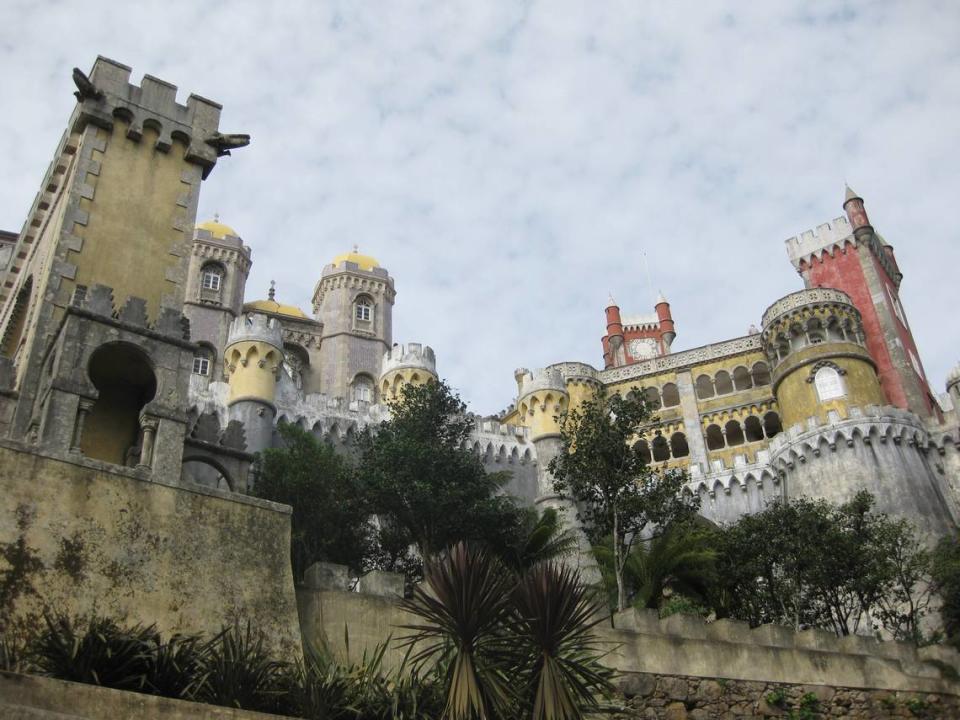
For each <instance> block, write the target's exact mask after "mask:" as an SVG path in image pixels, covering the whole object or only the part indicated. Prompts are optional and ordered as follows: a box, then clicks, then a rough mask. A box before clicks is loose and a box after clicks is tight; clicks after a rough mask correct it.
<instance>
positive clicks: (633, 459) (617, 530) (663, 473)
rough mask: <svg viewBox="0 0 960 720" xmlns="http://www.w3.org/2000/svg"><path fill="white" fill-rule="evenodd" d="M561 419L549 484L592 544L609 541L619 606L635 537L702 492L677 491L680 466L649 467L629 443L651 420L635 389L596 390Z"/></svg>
mask: <svg viewBox="0 0 960 720" xmlns="http://www.w3.org/2000/svg"><path fill="white" fill-rule="evenodd" d="M560 421H561V433H560V441H561V452H559V453H558V454H557V456H556V457H555V458H553V459H552V460H551V461H550V464H549V466H548V467H549V470H550V472H551V473H552V474H553V477H554V488H555V489H556V491H557V492H558V493H559V494H560V495H561V496H562V497H565V498H569V499H572V500H574V501H575V502H576V503H577V506H578V507H579V508H580V516H581V518H582V520H583V524H584V529H585V531H586V533H587V536H588V537H589V539H590V541H591V543H593V544H594V545H600V544H607V545H609V547H610V554H611V556H612V557H611V558H610V562H609V567H610V568H611V569H612V573H613V576H614V580H615V582H616V586H617V602H616V607H617V609H618V610H623V609H624V608H625V607H626V606H627V587H626V584H625V581H624V576H625V573H626V565H627V561H628V559H629V558H630V554H631V550H632V549H633V546H634V544H635V543H637V542H639V541H640V540H641V539H642V538H644V537H649V536H650V535H651V534H652V533H653V532H654V530H655V529H657V531H660V530H662V529H664V528H666V527H668V526H669V525H670V524H671V523H674V522H680V521H683V520H685V519H687V518H690V517H692V516H693V515H694V514H695V513H696V510H697V508H698V507H699V499H698V498H695V497H693V496H691V495H689V494H687V493H683V492H682V488H683V485H684V482H685V481H686V476H685V475H684V473H683V472H681V471H676V470H666V469H664V470H658V471H654V470H653V469H652V468H650V467H649V466H648V465H647V463H646V460H645V459H644V456H643V454H642V452H641V449H640V447H639V445H638V444H634V443H633V441H634V440H635V438H636V437H637V436H638V435H639V434H640V432H641V430H642V429H643V427H644V425H645V424H647V423H649V421H650V409H649V406H648V405H647V404H646V403H645V402H644V401H643V400H642V399H641V398H640V393H639V391H637V390H636V389H633V390H632V391H631V392H630V393H629V394H628V395H627V397H621V396H620V395H606V394H605V393H603V392H602V391H601V392H600V393H598V394H597V396H596V397H594V398H592V399H589V400H586V401H584V402H583V403H582V405H581V406H580V407H579V408H578V409H575V410H571V411H570V412H568V413H565V414H564V415H563V416H561V418H560Z"/></svg>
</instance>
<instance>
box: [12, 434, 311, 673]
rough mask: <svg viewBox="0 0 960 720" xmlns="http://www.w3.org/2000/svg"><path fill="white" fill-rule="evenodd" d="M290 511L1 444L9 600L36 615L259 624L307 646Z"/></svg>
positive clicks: (168, 627) (185, 628)
mask: <svg viewBox="0 0 960 720" xmlns="http://www.w3.org/2000/svg"><path fill="white" fill-rule="evenodd" d="M289 513H290V509H289V508H288V507H287V506H284V505H278V504H275V503H269V502H265V501H262V500H256V499H253V498H247V497H243V496H239V495H233V494H229V493H224V492H221V491H217V490H213V489H206V488H200V487H171V486H168V485H162V484H159V483H154V482H150V481H149V480H147V479H145V476H141V475H140V474H138V472H137V471H135V470H129V471H124V470H123V469H121V468H117V467H116V466H108V465H105V464H102V463H97V462H96V461H90V460H84V459H81V458H78V460H77V461H76V462H75V463H71V462H65V461H62V460H54V459H51V458H47V457H43V456H40V455H37V454H34V453H31V452H27V451H24V450H18V449H16V448H14V447H12V446H10V445H9V444H6V443H5V444H3V445H0V548H3V549H5V550H7V551H8V552H5V553H4V558H3V559H4V560H5V561H6V562H3V561H0V601H2V602H5V605H6V607H4V608H2V610H3V611H4V613H6V612H7V611H10V612H11V615H12V616H13V617H14V618H15V619H18V620H21V621H25V622H28V623H36V622H38V621H39V617H38V616H39V614H40V613H41V612H42V611H43V610H44V609H45V608H49V609H51V610H55V611H67V612H70V613H88V612H96V613H98V614H100V615H108V616H112V617H126V618H128V619H129V620H131V621H137V622H143V623H148V624H149V623H156V624H157V625H158V626H159V627H160V629H161V630H163V631H166V632H171V631H180V632H201V631H203V632H216V631H218V630H219V629H220V628H221V626H222V625H223V624H226V623H231V622H233V621H234V620H238V621H241V622H246V621H247V620H249V621H251V623H252V624H253V627H255V628H258V629H260V630H262V631H264V632H265V633H266V635H267V637H268V639H269V641H270V643H271V644H272V646H273V649H274V650H275V651H276V652H277V653H278V654H281V655H282V656H285V657H288V658H289V657H290V656H291V655H293V654H299V652H300V646H301V644H300V631H299V624H298V619H297V608H296V599H295V597H294V587H293V576H292V572H291V569H290V515H289Z"/></svg>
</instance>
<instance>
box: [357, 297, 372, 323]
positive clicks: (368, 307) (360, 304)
mask: <svg viewBox="0 0 960 720" xmlns="http://www.w3.org/2000/svg"><path fill="white" fill-rule="evenodd" d="M353 322H354V325H355V326H356V327H362V328H366V327H369V326H371V325H373V300H372V299H371V298H370V297H368V296H367V295H360V296H359V297H357V299H356V301H355V302H354V303H353Z"/></svg>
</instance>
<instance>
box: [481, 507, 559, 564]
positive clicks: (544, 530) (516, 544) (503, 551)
mask: <svg viewBox="0 0 960 720" xmlns="http://www.w3.org/2000/svg"><path fill="white" fill-rule="evenodd" d="M511 541H512V542H511ZM500 545H501V547H496V548H494V549H495V550H496V552H497V555H498V556H499V557H500V559H501V560H502V561H503V563H504V564H505V565H507V566H508V567H509V568H510V569H511V570H513V571H514V572H518V573H522V572H524V571H525V570H528V569H530V568H532V567H533V566H534V565H536V564H537V563H541V562H545V561H547V560H555V559H557V558H562V557H564V556H566V555H569V554H570V553H572V552H573V551H574V550H576V549H577V536H576V534H575V533H574V531H573V530H572V529H570V528H567V527H565V524H564V520H563V515H562V514H561V513H560V512H559V511H558V510H557V509H556V508H551V507H548V508H545V509H544V511H543V512H542V513H540V515H537V513H536V510H525V511H524V512H523V514H522V515H521V516H520V526H519V528H518V531H517V533H516V534H515V536H514V537H513V538H510V537H508V538H507V539H506V542H504V543H501V544H500Z"/></svg>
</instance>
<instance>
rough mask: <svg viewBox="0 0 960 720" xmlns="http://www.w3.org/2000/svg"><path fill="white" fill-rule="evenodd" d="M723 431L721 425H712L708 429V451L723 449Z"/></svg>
mask: <svg viewBox="0 0 960 720" xmlns="http://www.w3.org/2000/svg"><path fill="white" fill-rule="evenodd" d="M723 446H724V442H723V431H722V430H721V429H720V426H719V425H710V426H708V427H707V450H721V449H723Z"/></svg>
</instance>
